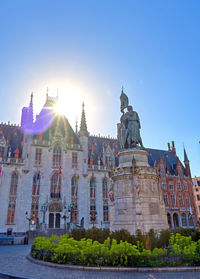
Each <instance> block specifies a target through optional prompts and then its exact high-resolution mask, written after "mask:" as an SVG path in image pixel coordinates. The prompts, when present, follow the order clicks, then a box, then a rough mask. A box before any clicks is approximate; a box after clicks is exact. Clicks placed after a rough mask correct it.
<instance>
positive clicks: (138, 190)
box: [137, 187, 140, 197]
mask: <svg viewBox="0 0 200 279" xmlns="http://www.w3.org/2000/svg"><path fill="white" fill-rule="evenodd" d="M137 195H138V197H139V195H140V187H138V188H137Z"/></svg>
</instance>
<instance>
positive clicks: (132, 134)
mask: <svg viewBox="0 0 200 279" xmlns="http://www.w3.org/2000/svg"><path fill="white" fill-rule="evenodd" d="M120 100H121V112H122V116H121V118H120V122H121V124H120V129H119V140H120V146H121V149H127V148H144V146H143V143H142V138H141V136H140V128H141V126H140V119H139V116H138V114H137V112H136V111H134V110H133V107H132V106H129V100H128V97H127V96H126V94H125V93H124V92H123V88H122V92H121V96H120ZM125 109H127V111H126V112H124V110H125Z"/></svg>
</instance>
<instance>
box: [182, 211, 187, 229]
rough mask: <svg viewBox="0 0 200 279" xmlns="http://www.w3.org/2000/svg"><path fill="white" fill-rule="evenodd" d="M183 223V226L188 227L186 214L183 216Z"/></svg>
mask: <svg viewBox="0 0 200 279" xmlns="http://www.w3.org/2000/svg"><path fill="white" fill-rule="evenodd" d="M181 221H182V226H183V227H186V226H187V221H186V214H185V213H182V214H181Z"/></svg>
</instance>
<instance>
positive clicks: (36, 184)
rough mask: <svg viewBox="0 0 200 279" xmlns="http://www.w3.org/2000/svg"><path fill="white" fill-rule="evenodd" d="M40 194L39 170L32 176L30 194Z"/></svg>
mask: <svg viewBox="0 0 200 279" xmlns="http://www.w3.org/2000/svg"><path fill="white" fill-rule="evenodd" d="M39 194H40V172H38V173H36V174H35V175H34V176H33V187H32V195H33V196H35V195H39Z"/></svg>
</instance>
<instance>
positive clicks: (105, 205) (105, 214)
mask: <svg viewBox="0 0 200 279" xmlns="http://www.w3.org/2000/svg"><path fill="white" fill-rule="evenodd" d="M102 192H103V221H104V222H108V182H107V179H106V178H104V179H103V182H102Z"/></svg>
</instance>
